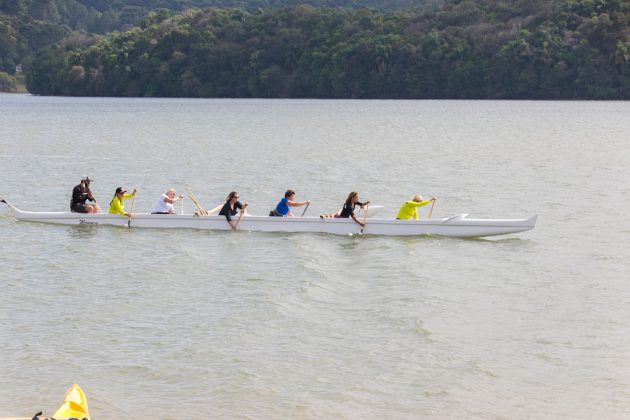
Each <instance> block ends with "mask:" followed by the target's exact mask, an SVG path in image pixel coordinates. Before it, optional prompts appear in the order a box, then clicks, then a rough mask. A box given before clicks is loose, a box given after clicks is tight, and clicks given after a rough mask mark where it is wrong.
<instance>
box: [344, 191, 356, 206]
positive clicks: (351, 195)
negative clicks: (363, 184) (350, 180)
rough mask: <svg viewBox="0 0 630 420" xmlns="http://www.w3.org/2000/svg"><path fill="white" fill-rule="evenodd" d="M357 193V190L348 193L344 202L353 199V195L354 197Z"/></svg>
mask: <svg viewBox="0 0 630 420" xmlns="http://www.w3.org/2000/svg"><path fill="white" fill-rule="evenodd" d="M357 195H359V193H358V192H356V191H352V192H351V193H350V194H348V198H346V203H349V202H351V201H352V199H353V198H354V197H356V196H357Z"/></svg>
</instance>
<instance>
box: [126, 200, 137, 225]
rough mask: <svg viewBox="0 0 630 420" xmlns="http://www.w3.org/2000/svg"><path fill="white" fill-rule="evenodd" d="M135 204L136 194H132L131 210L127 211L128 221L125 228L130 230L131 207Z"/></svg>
mask: <svg viewBox="0 0 630 420" xmlns="http://www.w3.org/2000/svg"><path fill="white" fill-rule="evenodd" d="M134 204H136V192H135V191H134V192H133V198H132V199H131V210H129V221H128V222H127V227H128V228H129V229H131V212H132V211H133V205H134Z"/></svg>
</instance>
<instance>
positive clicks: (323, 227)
mask: <svg viewBox="0 0 630 420" xmlns="http://www.w3.org/2000/svg"><path fill="white" fill-rule="evenodd" d="M0 202H3V203H5V204H7V205H8V206H9V208H10V209H11V212H12V213H13V216H14V217H15V218H16V219H18V220H22V221H28V222H40V223H54V224H62V225H81V226H100V225H106V226H117V227H130V228H158V229H177V228H179V229H201V230H217V231H229V230H231V229H232V228H231V226H230V225H229V224H228V223H227V220H226V218H225V217H224V216H197V215H194V214H148V213H134V214H133V217H132V218H131V220H130V219H129V218H127V217H124V216H120V215H118V214H102V213H93V214H83V213H71V212H28V211H22V210H19V209H18V208H16V207H15V206H12V205H10V204H8V203H7V202H6V201H5V200H1V199H0ZM374 207H376V206H374ZM369 212H370V213H372V206H371V207H370V209H369ZM357 219H358V220H361V221H363V220H366V226H365V228H363V229H362V228H361V226H360V225H359V224H357V223H356V222H354V221H353V220H352V219H346V218H320V217H271V216H253V215H245V216H243V217H242V218H241V219H240V220H239V222H238V230H243V231H249V232H286V233H289V232H310V233H329V234H336V235H353V234H367V235H385V236H418V235H441V236H450V237H458V238H475V237H484V236H494V235H505V234H510V233H518V232H524V231H527V230H530V229H533V228H534V227H535V226H536V221H537V220H538V216H537V215H533V216H530V217H528V218H524V219H472V218H468V215H467V214H458V215H455V216H451V217H446V218H441V219H423V220H396V219H381V218H374V217H370V214H369V215H368V217H367V218H366V219H364V218H362V217H357ZM233 220H235V221H236V220H237V218H236V217H234V218H233Z"/></svg>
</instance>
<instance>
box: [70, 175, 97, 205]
mask: <svg viewBox="0 0 630 420" xmlns="http://www.w3.org/2000/svg"><path fill="white" fill-rule="evenodd" d="M90 182H92V180H91V179H90V178H89V177H87V176H84V177H83V178H82V179H81V183H80V184H79V185H77V186H76V187H74V189H73V190H72V199H71V200H70V211H72V212H73V213H98V212H99V210H100V209H99V207H98V204H96V199H95V198H94V196H93V195H92V191H90ZM88 200H89V201H93V202H94V204H86V203H85V202H86V201H88Z"/></svg>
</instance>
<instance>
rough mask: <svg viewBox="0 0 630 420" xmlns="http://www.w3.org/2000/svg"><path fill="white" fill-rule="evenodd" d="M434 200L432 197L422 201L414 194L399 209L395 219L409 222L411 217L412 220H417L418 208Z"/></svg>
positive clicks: (420, 197)
mask: <svg viewBox="0 0 630 420" xmlns="http://www.w3.org/2000/svg"><path fill="white" fill-rule="evenodd" d="M435 200H436V198H435V197H432V198H431V199H429V200H423V199H422V196H420V195H418V194H415V195H414V196H413V198H412V199H411V200H409V201H406V202H405V204H403V205H402V206H401V207H400V210H399V211H398V216H396V219H398V220H409V219H410V218H411V217H413V220H418V207H422V206H426V205H427V204H429V203H430V202H432V201H435Z"/></svg>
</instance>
